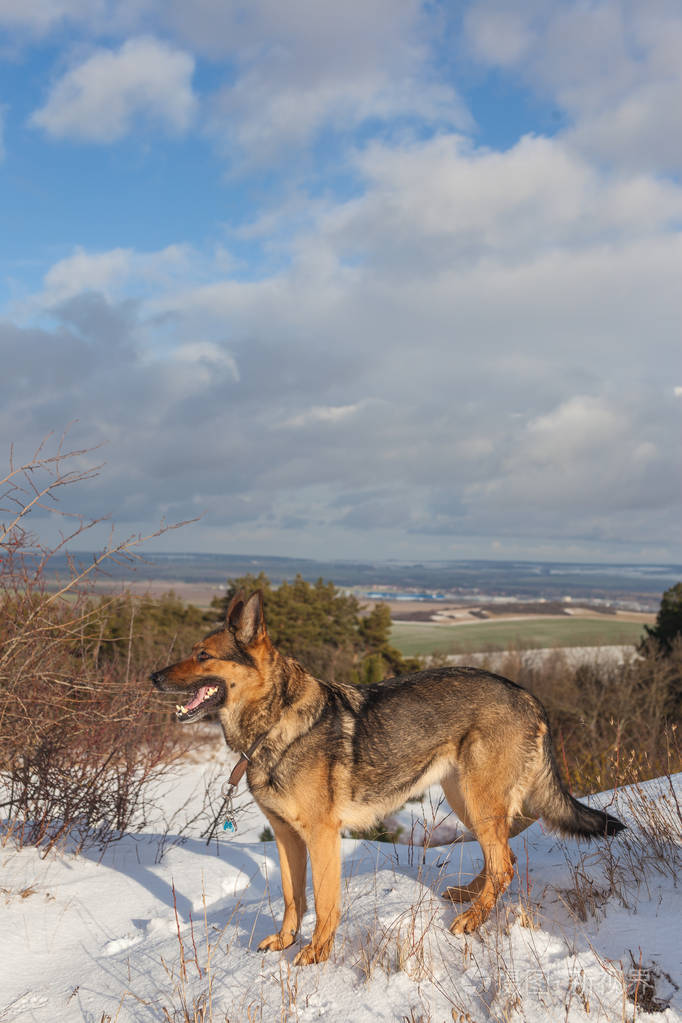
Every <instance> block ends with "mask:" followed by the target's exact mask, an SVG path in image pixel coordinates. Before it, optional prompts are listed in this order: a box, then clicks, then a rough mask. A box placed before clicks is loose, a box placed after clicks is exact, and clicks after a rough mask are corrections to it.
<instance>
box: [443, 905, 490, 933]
mask: <svg viewBox="0 0 682 1023" xmlns="http://www.w3.org/2000/svg"><path fill="white" fill-rule="evenodd" d="M487 916H488V914H487V913H482V912H481V910H480V909H478V908H475V907H472V908H471V909H467V911H466V912H465V913H460V914H459V916H456V917H455V919H454V920H453V921H452V923H451V924H450V932H451V933H452V934H471V932H472V931H475V930H476V928H477V927H480V926H481V924H482V923H483V922H484V921H485V920H486V919H487Z"/></svg>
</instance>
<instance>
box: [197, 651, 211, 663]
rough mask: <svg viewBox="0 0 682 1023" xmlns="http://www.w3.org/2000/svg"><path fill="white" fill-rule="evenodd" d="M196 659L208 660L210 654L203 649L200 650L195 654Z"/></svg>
mask: <svg viewBox="0 0 682 1023" xmlns="http://www.w3.org/2000/svg"><path fill="white" fill-rule="evenodd" d="M197 660H198V661H210V660H211V655H210V654H208V653H206V651H205V650H200V651H199V653H198V654H197Z"/></svg>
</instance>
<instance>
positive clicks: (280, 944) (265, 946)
mask: <svg viewBox="0 0 682 1023" xmlns="http://www.w3.org/2000/svg"><path fill="white" fill-rule="evenodd" d="M295 938H296V935H295V934H293V933H292V932H291V931H278V933H277V934H269V935H268V936H267V938H263V940H262V941H261V943H260V945H259V946H258V951H259V952H281V951H282V949H283V948H289V945H293V943H294V939H295Z"/></svg>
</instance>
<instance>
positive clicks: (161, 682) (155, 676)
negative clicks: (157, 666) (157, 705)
mask: <svg viewBox="0 0 682 1023" xmlns="http://www.w3.org/2000/svg"><path fill="white" fill-rule="evenodd" d="M149 679H150V681H151V683H152V685H153V686H155V688H156V689H161V690H162V691H163V690H164V689H165V686H166V676H165V675H164V673H163V672H162V671H154V672H152V674H151V675H150V676H149Z"/></svg>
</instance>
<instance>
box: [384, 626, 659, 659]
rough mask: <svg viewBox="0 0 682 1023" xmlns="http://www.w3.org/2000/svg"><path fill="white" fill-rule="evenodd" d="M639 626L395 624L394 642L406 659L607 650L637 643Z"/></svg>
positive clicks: (640, 630) (642, 629) (640, 636)
mask: <svg viewBox="0 0 682 1023" xmlns="http://www.w3.org/2000/svg"><path fill="white" fill-rule="evenodd" d="M643 634H644V626H643V625H641V624H640V623H639V622H619V621H614V620H610V619H609V618H556V619H530V620H529V621H513V622H512V621H498V622H481V624H480V625H478V624H476V625H432V624H431V623H430V622H415V623H412V622H395V623H394V625H393V631H392V634H391V636H392V642H393V643H394V645H395V646H397V647H398V649H399V650H400V651H401V652H402V653H403V654H405V655H407V656H410V655H416V654H435V653H439V654H458V653H462V654H469V653H475V652H477V651H488V650H507V649H509V648H510V647H515V648H517V649H520V650H529V649H532V648H536V647H555V646H608V645H612V644H627V643H638V642H639V640H640V639H641V638H642V635H643Z"/></svg>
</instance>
